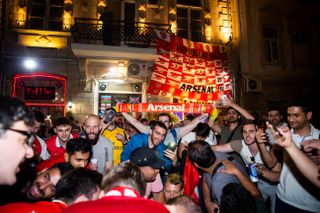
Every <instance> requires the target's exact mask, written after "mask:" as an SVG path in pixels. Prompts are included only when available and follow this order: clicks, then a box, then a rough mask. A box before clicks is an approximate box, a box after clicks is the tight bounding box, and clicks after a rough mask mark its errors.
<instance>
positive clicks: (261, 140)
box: [256, 129, 278, 169]
mask: <svg viewBox="0 0 320 213" xmlns="http://www.w3.org/2000/svg"><path fill="white" fill-rule="evenodd" d="M256 139H257V144H258V148H259V151H260V154H261V158H262V160H263V162H264V163H265V164H266V165H267V167H268V168H270V169H272V168H274V167H275V166H276V164H277V163H278V159H277V158H276V156H275V155H274V154H273V152H272V151H270V150H268V149H267V146H266V143H269V141H268V137H267V134H266V133H265V132H264V130H263V129H259V130H258V131H257V134H256Z"/></svg>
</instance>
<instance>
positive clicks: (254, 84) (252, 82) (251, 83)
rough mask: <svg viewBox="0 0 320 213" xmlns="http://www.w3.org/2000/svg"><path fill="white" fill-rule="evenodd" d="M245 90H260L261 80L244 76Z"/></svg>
mask: <svg viewBox="0 0 320 213" xmlns="http://www.w3.org/2000/svg"><path fill="white" fill-rule="evenodd" d="M244 86H245V88H244V91H245V92H262V81H261V80H260V79H255V78H246V79H245V82H244Z"/></svg>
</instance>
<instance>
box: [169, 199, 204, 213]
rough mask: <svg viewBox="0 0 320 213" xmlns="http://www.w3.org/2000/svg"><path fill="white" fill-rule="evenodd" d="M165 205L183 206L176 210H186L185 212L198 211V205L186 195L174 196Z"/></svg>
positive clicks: (198, 212)
mask: <svg viewBox="0 0 320 213" xmlns="http://www.w3.org/2000/svg"><path fill="white" fill-rule="evenodd" d="M166 205H169V206H170V205H173V206H176V207H183V209H181V210H180V209H179V208H178V209H179V210H178V211H177V212H182V211H183V212H186V213H200V212H201V210H200V207H199V206H198V205H197V204H196V203H195V202H194V200H192V198H191V197H189V196H186V195H179V196H177V197H174V198H172V199H170V200H168V201H167V202H166Z"/></svg>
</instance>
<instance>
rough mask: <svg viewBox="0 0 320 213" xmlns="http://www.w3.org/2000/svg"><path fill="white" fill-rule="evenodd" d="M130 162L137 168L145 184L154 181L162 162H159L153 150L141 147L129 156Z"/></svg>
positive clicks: (162, 164)
mask: <svg viewBox="0 0 320 213" xmlns="http://www.w3.org/2000/svg"><path fill="white" fill-rule="evenodd" d="M130 162H131V163H133V164H134V165H136V166H138V167H139V168H140V170H141V172H142V173H143V176H144V178H145V180H146V181H147V182H152V181H154V180H155V179H156V176H157V175H158V173H159V170H160V168H161V167H163V166H164V160H161V159H160V158H159V156H158V154H157V153H156V151H155V150H153V149H150V148H147V147H141V148H138V149H135V150H134V151H133V152H132V153H131V155H130Z"/></svg>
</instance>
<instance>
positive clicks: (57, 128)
mask: <svg viewBox="0 0 320 213" xmlns="http://www.w3.org/2000/svg"><path fill="white" fill-rule="evenodd" d="M71 130H72V125H71V121H70V120H69V119H68V118H66V117H61V118H57V119H56V120H55V122H54V132H55V133H56V134H57V137H58V138H59V140H60V142H62V143H66V142H67V141H68V140H69V139H70V135H71Z"/></svg>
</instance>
